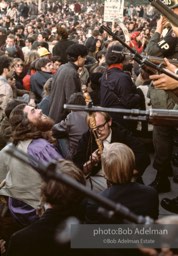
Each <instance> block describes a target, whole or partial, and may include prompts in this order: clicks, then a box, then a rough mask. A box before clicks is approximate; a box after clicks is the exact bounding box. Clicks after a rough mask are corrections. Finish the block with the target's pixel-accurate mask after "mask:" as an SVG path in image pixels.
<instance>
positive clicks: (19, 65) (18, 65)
mask: <svg viewBox="0 0 178 256" xmlns="http://www.w3.org/2000/svg"><path fill="white" fill-rule="evenodd" d="M15 67H16V68H20V67H21V68H23V64H22V63H21V64H16V65H15Z"/></svg>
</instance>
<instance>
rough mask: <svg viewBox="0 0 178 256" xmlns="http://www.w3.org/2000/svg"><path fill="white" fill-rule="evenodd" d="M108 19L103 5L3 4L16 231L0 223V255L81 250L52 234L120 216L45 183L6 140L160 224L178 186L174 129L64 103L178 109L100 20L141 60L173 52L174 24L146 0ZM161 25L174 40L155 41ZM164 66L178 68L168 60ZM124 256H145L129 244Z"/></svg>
mask: <svg viewBox="0 0 178 256" xmlns="http://www.w3.org/2000/svg"><path fill="white" fill-rule="evenodd" d="M174 9H175V10H177V9H178V6H176V7H174ZM175 12H176V11H175ZM103 15H104V5H103V4H101V3H97V2H92V3H91V2H90V3H89V2H85V3H80V2H77V1H75V2H74V3H61V2H58V1H56V2H49V1H42V2H41V10H40V11H39V10H38V6H37V4H36V3H35V2H31V3H26V2H18V3H17V2H10V3H9V2H5V1H4V0H1V2H0V106H1V107H0V122H1V124H0V148H1V152H0V200H1V201H0V210H1V213H2V211H5V213H3V214H4V215H5V216H4V217H3V218H5V217H6V216H7V215H8V214H10V216H11V217H12V219H13V221H14V223H16V224H17V227H16V231H17V230H18V231H17V232H16V233H14V234H12V233H13V232H10V234H8V235H7V234H5V235H3V231H2V233H1V230H0V251H1V253H2V254H4V255H7V256H17V255H18V256H20V255H43V256H44V255H54V256H55V255H58V254H59V252H61V251H62V253H65V254H66V253H67V254H66V255H74V252H73V251H70V250H68V248H69V244H68V242H67V243H66V244H65V245H62V244H60V243H59V242H58V243H57V242H56V241H55V239H54V235H56V227H58V225H59V224H61V223H62V222H63V221H64V220H65V219H66V218H68V217H70V216H73V215H74V216H76V217H77V218H78V219H80V221H81V222H82V223H123V220H122V218H117V219H112V220H109V221H108V219H107V218H106V216H102V218H101V216H99V214H98V212H97V207H98V205H97V204H96V203H95V202H93V201H90V200H86V198H85V199H84V196H83V195H81V194H80V193H79V192H78V191H77V190H76V191H75V190H73V189H71V188H68V187H67V186H66V185H64V184H62V183H57V182H56V181H53V180H50V181H48V182H47V181H46V180H45V182H42V179H41V177H40V176H39V174H37V173H35V174H34V173H33V170H32V168H31V166H26V165H25V164H24V163H22V162H20V161H19V160H17V159H13V160H12V158H11V157H10V156H9V155H8V154H7V153H6V150H7V147H8V146H7V145H8V144H9V143H13V144H14V145H15V146H16V147H17V148H18V149H20V150H22V151H23V152H24V153H26V154H28V155H30V156H32V157H34V158H35V159H36V160H38V161H41V162H42V163H45V164H47V163H50V162H51V161H54V160H55V161H56V160H58V161H59V166H60V167H59V169H60V170H61V171H62V172H64V173H66V174H67V175H69V176H71V177H72V178H73V179H74V180H76V181H78V182H80V183H81V184H83V185H84V186H86V187H88V188H89V189H90V190H93V191H94V192H95V193H100V194H101V195H102V196H104V197H105V198H108V199H111V200H113V201H114V202H120V203H122V204H123V205H125V206H127V207H128V208H129V209H130V210H131V211H133V212H134V213H135V214H138V215H143V216H149V217H150V218H152V219H153V220H157V219H158V217H159V198H158V194H159V193H163V192H169V191H170V190H171V187H170V181H169V178H168V177H170V176H172V175H173V170H172V166H171V159H172V148H173V136H174V134H175V133H176V131H175V128H174V127H166V128H165V127H162V126H161V125H160V126H158V128H157V127H155V126H149V125H148V123H146V122H141V121H139V122H138V121H137V120H130V119H129V118H128V119H127V118H126V119H123V115H122V114H118V113H117V114H116V113H109V114H108V113H105V112H94V113H93V114H91V113H89V114H88V113H86V112H85V111H83V110H82V109H80V110H79V111H75V110H73V111H66V110H64V104H66V103H68V104H73V105H82V106H84V105H86V104H93V105H94V106H102V107H109V108H117V109H119V108H121V109H127V110H130V109H140V110H146V109H150V108H151V107H152V108H158V109H174V108H176V107H177V104H178V100H177V99H175V97H173V96H172V95H171V94H169V93H167V92H166V91H165V90H164V89H163V90H156V89H155V87H156V86H157V84H156V83H155V81H159V79H160V77H159V76H158V77H154V75H153V79H152V80H153V81H154V85H152V86H150V82H151V78H150V73H149V72H148V70H147V71H146V72H145V71H143V70H142V69H141V67H140V65H139V64H138V63H137V62H136V61H134V60H133V56H131V55H130V52H129V51H128V49H126V48H124V47H123V45H121V44H120V43H119V42H118V41H117V40H114V39H113V37H112V36H111V35H109V34H108V33H107V32H106V31H105V29H103V27H102V25H104V26H110V28H112V32H113V33H114V35H115V36H116V37H119V38H120V39H121V40H123V41H124V42H125V43H127V44H128V45H129V47H130V48H132V49H134V51H135V53H138V54H141V56H145V55H147V54H148V55H150V56H158V57H162V58H164V57H167V58H172V57H175V58H177V57H178V56H177V54H178V47H177V46H178V43H177V34H176V33H174V31H173V30H172V28H171V26H170V24H169V23H168V22H167V21H165V20H163V18H160V15H159V14H158V12H157V11H156V10H155V9H154V8H153V7H152V6H151V5H150V4H147V5H144V6H142V5H137V6H134V5H132V4H130V5H129V6H127V7H124V10H123V20H122V21H120V20H118V19H116V20H115V21H114V22H105V21H103ZM163 30H166V32H167V37H166V35H165V38H167V39H165V41H164V42H163V43H162V44H159V42H160V41H161V38H162V37H161V36H162V32H163ZM163 37H164V35H163ZM166 44H167V45H168V48H166V47H164V46H165V45H166ZM167 67H169V68H170V70H172V71H173V72H175V73H176V72H177V69H176V67H175V66H174V65H172V66H171V64H170V63H169V61H168V62H167ZM176 74H177V73H176ZM170 84H171V83H170ZM171 85H172V84H171ZM173 85H174V83H173ZM154 86H155V87H154ZM158 86H159V85H158ZM176 86H177V85H176ZM158 91H159V93H157V92H158ZM158 94H159V95H158ZM93 122H94V126H93ZM93 131H94V132H93ZM150 134H151V135H150ZM152 135H153V136H152ZM140 136H141V137H142V139H143V140H142V139H140V138H138V137H140ZM145 138H149V142H150V143H151V145H152V144H153V146H154V153H155V158H154V163H153V167H154V168H155V169H156V171H157V175H156V178H155V180H154V181H153V183H152V184H150V186H146V185H145V184H144V180H143V177H142V176H143V173H144V171H145V170H146V168H147V167H148V166H149V164H150V156H149V153H150V152H148V151H147V148H146V146H145V140H144V139H145ZM152 153H153V152H152ZM74 164H75V165H74ZM174 180H175V182H178V177H177V175H175V176H174ZM173 200H174V201H172V200H171V199H166V198H165V199H163V200H162V201H161V205H162V207H163V208H165V209H167V210H170V212H173V213H178V203H177V201H176V200H177V199H173ZM39 206H40V210H39ZM7 209H8V210H7ZM37 210H38V211H37ZM39 212H40V213H39ZM41 212H43V214H41ZM3 218H2V219H3ZM0 225H1V224H0ZM22 228H23V229H22ZM2 230H6V227H5V226H3V228H2ZM58 233H59V232H58ZM1 238H2V240H1ZM4 240H6V245H5V241H4ZM29 241H31V243H30V242H29ZM39 248H40V249H39ZM39 250H40V251H39ZM32 252H33V254H32ZM40 253H41V254H40ZM77 253H78V254H76V255H80V253H81V251H78V252H77ZM86 253H87V252H85V254H86ZM90 253H91V251H90V252H89V254H86V255H96V251H93V252H92V253H93V254H90ZM104 253H106V255H107V253H108V252H107V251H106V252H102V255H105V254H104ZM114 253H115V252H114V251H113V254H112V255H127V254H125V253H126V251H122V250H120V251H119V252H116V254H114ZM118 253H119V254H118ZM129 253H131V254H129ZM143 253H147V255H151V253H153V252H152V251H150V252H149V251H148V252H147V251H144V250H143ZM154 253H157V252H154ZM81 255H82V253H81ZM97 255H98V254H97ZM109 255H111V254H109ZM128 255H143V254H142V252H141V251H139V250H132V251H129V250H128ZM155 255H156V254H155ZM165 255H166V254H165Z"/></svg>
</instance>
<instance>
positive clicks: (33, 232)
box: [7, 209, 68, 256]
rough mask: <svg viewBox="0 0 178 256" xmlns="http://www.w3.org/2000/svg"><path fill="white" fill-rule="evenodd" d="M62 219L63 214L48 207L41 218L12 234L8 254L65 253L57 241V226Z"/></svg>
mask: <svg viewBox="0 0 178 256" xmlns="http://www.w3.org/2000/svg"><path fill="white" fill-rule="evenodd" d="M62 221H64V217H62V214H60V213H59V212H57V211H56V210H54V209H48V210H47V211H46V212H45V213H44V215H43V216H42V217H41V218H40V220H38V221H36V222H34V223H33V224H31V225H30V226H28V227H26V228H24V229H22V230H20V231H18V232H16V233H14V234H13V235H12V236H11V239H10V242H9V247H8V250H7V256H24V255H26V256H31V255H33V256H42V255H43V256H49V255H53V256H55V255H56V256H58V255H60V254H63V253H64V252H63V249H64V248H62V246H60V245H59V244H57V241H55V235H56V232H57V227H58V225H59V224H60V223H61V222H62ZM65 255H68V254H66V253H65Z"/></svg>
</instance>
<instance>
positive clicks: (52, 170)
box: [6, 144, 154, 224]
mask: <svg viewBox="0 0 178 256" xmlns="http://www.w3.org/2000/svg"><path fill="white" fill-rule="evenodd" d="M6 153H8V154H9V155H11V156H12V157H15V158H17V159H18V160H20V161H22V162H24V163H26V164H28V165H31V166H32V168H34V170H36V171H37V172H38V173H39V174H40V175H41V176H42V178H43V179H44V180H45V181H48V180H50V179H53V180H56V181H59V182H63V183H64V184H66V185H67V186H70V187H72V188H73V189H76V190H78V191H80V192H81V193H83V194H84V195H86V196H87V197H89V198H91V199H93V200H94V201H96V202H98V203H99V204H100V205H101V206H102V207H104V208H106V209H107V211H108V216H111V218H112V217H114V219H115V218H117V216H119V217H123V219H125V220H127V221H129V222H131V223H136V224H152V223H153V222H154V221H153V219H151V218H150V217H147V216H146V217H143V216H139V215H136V214H134V213H132V212H131V211H130V210H129V209H128V208H127V207H125V206H123V205H121V204H119V203H117V204H116V203H115V202H113V201H111V200H109V199H107V198H105V197H103V196H101V195H99V194H96V193H94V192H92V191H91V190H89V189H87V188H86V187H85V186H83V185H82V184H80V183H79V182H77V181H75V180H74V179H73V178H71V177H69V176H68V175H66V174H64V173H62V172H60V164H58V163H57V162H56V163H54V162H52V163H50V164H49V165H45V164H42V163H40V162H39V161H37V160H36V159H35V158H34V157H32V156H29V155H27V154H26V153H24V152H22V151H21V150H19V149H17V148H16V147H15V146H14V145H13V144H10V145H9V147H8V148H7V149H6ZM111 212H112V214H111Z"/></svg>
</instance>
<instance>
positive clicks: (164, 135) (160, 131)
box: [153, 126, 175, 176]
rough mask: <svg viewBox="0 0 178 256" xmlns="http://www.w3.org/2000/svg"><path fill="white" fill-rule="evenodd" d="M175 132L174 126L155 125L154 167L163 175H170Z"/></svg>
mask: <svg viewBox="0 0 178 256" xmlns="http://www.w3.org/2000/svg"><path fill="white" fill-rule="evenodd" d="M174 133H175V129H174V127H166V126H164V127H162V126H154V127H153V145H154V149H155V158H154V162H153V167H154V168H155V169H156V170H157V171H158V172H159V173H160V175H161V176H168V170H169V169H170V168H171V157H172V149H173V137H174Z"/></svg>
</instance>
